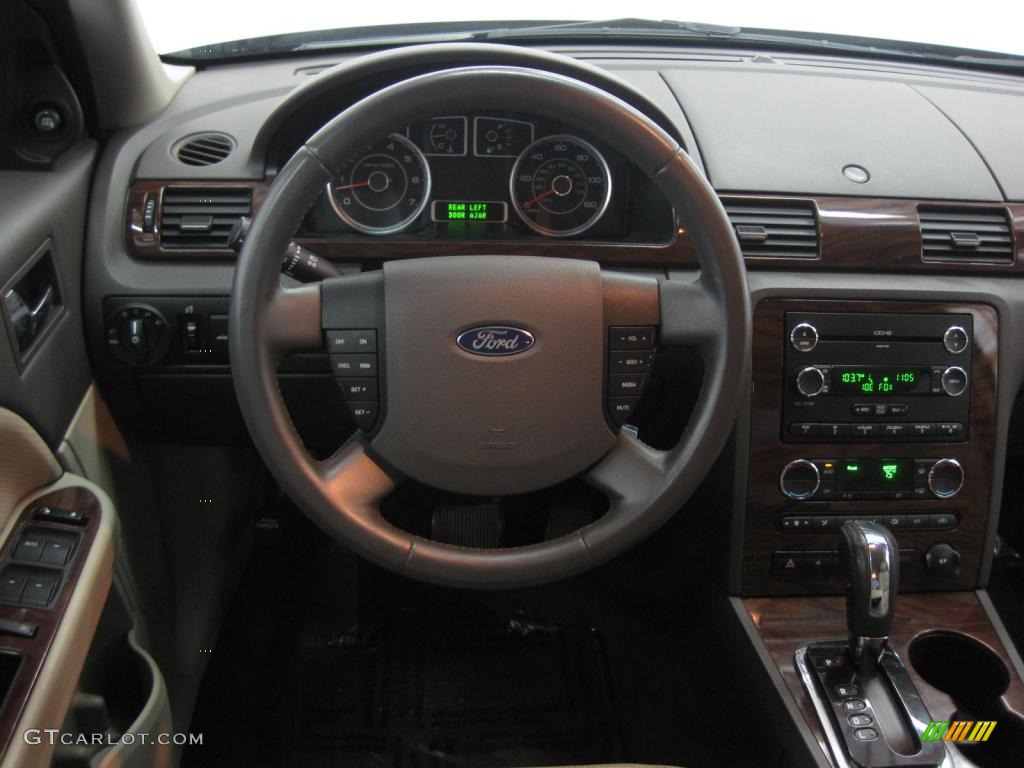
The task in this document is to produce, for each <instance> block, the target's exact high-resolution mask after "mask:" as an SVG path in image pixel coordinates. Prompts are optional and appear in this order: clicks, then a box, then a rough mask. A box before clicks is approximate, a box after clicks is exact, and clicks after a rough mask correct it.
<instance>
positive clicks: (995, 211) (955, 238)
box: [917, 206, 1013, 264]
mask: <svg viewBox="0 0 1024 768" xmlns="http://www.w3.org/2000/svg"><path fill="white" fill-rule="evenodd" d="M917 215H918V220H919V221H920V225H921V259H922V260H923V261H950V262H961V263H973V264H1012V263H1013V231H1012V230H1011V229H1010V220H1009V219H1008V218H1007V215H1006V211H1004V210H1002V209H1001V208H954V207H945V206H921V207H920V208H918V211H917Z"/></svg>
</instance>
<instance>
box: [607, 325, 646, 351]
mask: <svg viewBox="0 0 1024 768" xmlns="http://www.w3.org/2000/svg"><path fill="white" fill-rule="evenodd" d="M608 349H609V350H621V349H654V329H653V328H647V327H637V328H633V327H629V328H609V329H608Z"/></svg>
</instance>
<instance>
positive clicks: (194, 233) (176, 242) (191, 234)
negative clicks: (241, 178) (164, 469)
mask: <svg viewBox="0 0 1024 768" xmlns="http://www.w3.org/2000/svg"><path fill="white" fill-rule="evenodd" d="M250 213H252V190H251V189H245V188H239V189H226V188H220V189H203V188H193V187H167V188H166V189H164V194H163V207H162V209H161V214H160V245H161V247H163V248H192V249H195V250H209V249H211V248H227V246H228V235H229V234H231V228H232V227H233V226H234V225H235V222H236V221H238V219H239V218H241V217H242V216H248V215H249V214H250Z"/></svg>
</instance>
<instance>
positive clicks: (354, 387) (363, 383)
mask: <svg viewBox="0 0 1024 768" xmlns="http://www.w3.org/2000/svg"><path fill="white" fill-rule="evenodd" d="M338 384H339V385H340V386H341V394H342V396H343V397H344V398H345V400H352V401H367V400H376V399H377V380H376V379H339V380H338Z"/></svg>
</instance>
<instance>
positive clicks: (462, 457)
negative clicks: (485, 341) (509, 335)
mask: <svg viewBox="0 0 1024 768" xmlns="http://www.w3.org/2000/svg"><path fill="white" fill-rule="evenodd" d="M384 295H385V306H386V316H387V322H386V328H387V334H386V338H387V397H388V406H387V419H386V421H385V423H384V428H383V430H382V431H381V433H380V434H379V435H378V436H377V437H376V438H375V439H374V440H373V442H372V443H371V445H372V447H373V449H374V450H375V451H376V452H377V453H378V454H379V455H380V456H381V457H382V458H384V459H385V460H386V461H387V462H388V463H389V464H391V465H392V466H394V467H396V468H397V469H399V470H401V471H402V472H404V473H405V474H407V475H409V476H410V477H414V478H416V479H418V480H421V481H422V482H425V483H428V484H429V485H433V486H435V487H439V488H443V489H445V490H450V491H455V492H457V493H467V494H477V495H491V494H509V493H524V492H526V491H531V490H535V489H538V488H545V487H547V486H550V485H554V484H555V483H558V482H561V481H562V480H565V479H567V478H569V477H572V476H574V475H576V474H579V473H580V472H582V471H583V470H585V469H586V468H587V467H589V466H590V465H592V464H594V463H595V462H596V461H597V460H598V459H600V458H601V457H602V456H603V455H604V454H605V453H607V452H608V451H609V450H610V449H611V447H612V445H614V444H615V435H614V434H613V433H612V431H611V429H610V428H609V427H608V424H607V422H606V420H605V417H604V408H603V399H604V398H603V372H604V345H603V339H604V334H605V332H604V311H603V292H602V285H601V270H600V269H599V268H598V266H597V264H595V263H594V262H591V261H579V260H571V259H542V258H531V257H523V256H511V257H493V256H470V257H462V256H454V257H441V258H432V259H410V260H406V261H392V262H388V263H386V264H385V265H384ZM489 326H505V327H510V328H516V329H522V330H525V331H527V332H528V333H530V334H531V335H532V336H533V339H534V344H533V346H531V347H529V348H528V349H526V350H525V351H524V352H522V353H520V354H511V355H506V356H495V357H488V356H482V355H479V354H473V353H472V351H466V350H464V349H462V348H460V347H459V346H458V345H457V344H456V339H457V337H458V336H459V335H460V334H461V333H463V332H464V331H468V330H472V329H474V328H486V327H489ZM411 435H412V436H414V439H410V436H411Z"/></svg>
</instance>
